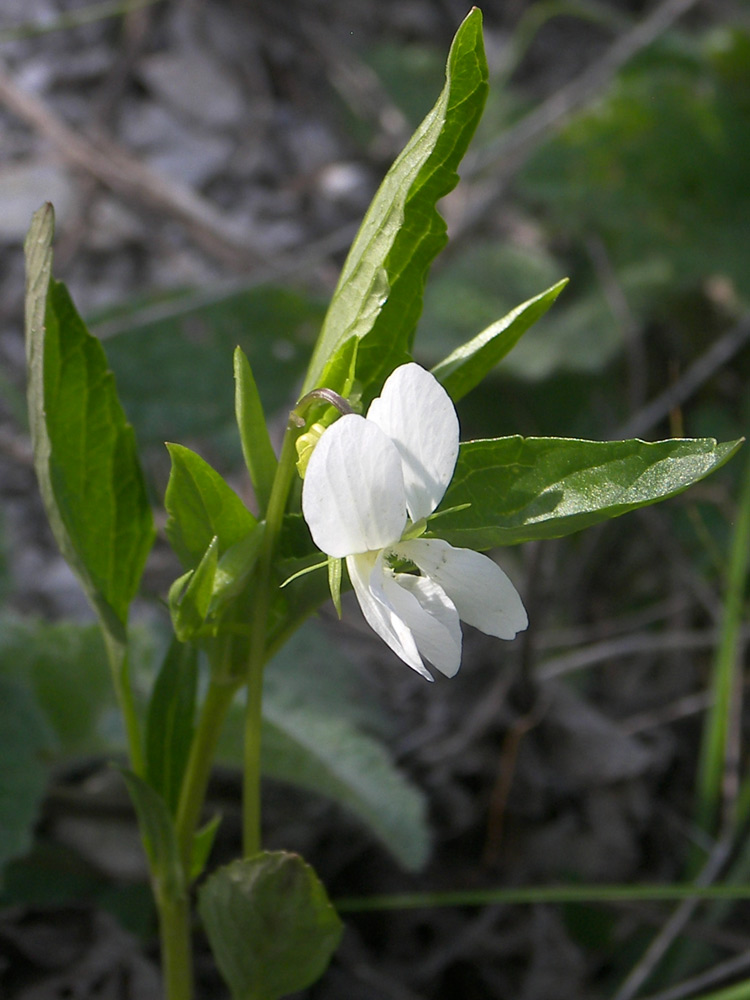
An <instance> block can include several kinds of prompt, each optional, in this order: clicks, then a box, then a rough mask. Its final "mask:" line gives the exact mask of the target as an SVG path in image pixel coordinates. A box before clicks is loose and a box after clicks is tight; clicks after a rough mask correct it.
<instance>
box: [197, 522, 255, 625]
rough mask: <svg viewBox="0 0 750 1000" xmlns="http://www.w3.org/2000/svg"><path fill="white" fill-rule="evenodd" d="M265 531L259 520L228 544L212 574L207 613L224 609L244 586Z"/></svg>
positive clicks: (215, 612) (212, 613)
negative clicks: (250, 530)
mask: <svg viewBox="0 0 750 1000" xmlns="http://www.w3.org/2000/svg"><path fill="white" fill-rule="evenodd" d="M265 531H266V523H265V521H259V522H258V523H257V524H256V526H255V528H253V530H252V532H251V533H250V534H249V535H245V537H244V538H241V539H240V540H239V542H235V543H234V545H230V546H229V548H228V549H227V550H226V552H225V553H224V555H223V556H222V557H221V559H220V560H219V564H218V566H217V567H216V574H215V575H214V584H213V592H212V594H211V604H210V606H209V614H211V615H217V614H218V613H219V612H221V611H222V610H224V608H225V607H226V606H227V604H228V603H229V602H230V601H231V600H232V599H233V598H234V597H236V596H237V595H238V594H239V593H240V591H241V590H242V588H243V587H244V586H245V584H246V583H247V581H248V578H249V576H250V574H251V573H252V571H253V567H254V566H255V564H256V562H257V561H258V555H259V554H260V543H261V542H262V541H263V536H264V534H265Z"/></svg>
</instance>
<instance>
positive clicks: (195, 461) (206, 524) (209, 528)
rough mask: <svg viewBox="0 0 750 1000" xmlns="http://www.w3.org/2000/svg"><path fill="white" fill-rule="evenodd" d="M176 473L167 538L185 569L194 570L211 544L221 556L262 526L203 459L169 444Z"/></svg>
mask: <svg viewBox="0 0 750 1000" xmlns="http://www.w3.org/2000/svg"><path fill="white" fill-rule="evenodd" d="M167 448H168V449H169V457H170V458H171V459H172V471H171V473H170V476H169V483H168V484H167V493H166V497H165V501H164V503H165V506H166V508H167V513H168V514H169V517H168V518H167V529H166V530H167V537H168V538H169V541H170V544H171V545H172V548H173V549H174V550H175V552H176V553H177V555H178V556H179V557H180V560H181V561H182V563H183V565H185V566H188V567H191V568H194V567H196V566H197V565H198V563H199V562H200V561H201V560H202V559H203V556H204V554H205V552H206V549H207V548H208V546H209V545H210V544H211V540H212V539H213V538H214V537H216V538H217V539H218V555H219V556H221V555H223V553H224V552H226V551H227V549H229V548H230V547H231V546H232V545H235V544H236V543H237V542H239V541H241V540H242V539H243V538H244V537H245V536H246V535H249V534H250V532H251V531H252V530H253V528H255V526H256V524H257V523H258V522H257V521H256V520H255V518H254V517H253V515H252V514H251V513H250V511H249V510H248V509H247V507H246V506H245V505H244V503H243V502H242V500H240V498H239V497H238V496H237V494H236V493H235V492H234V490H233V489H232V487H231V486H230V485H229V484H228V483H227V482H225V480H224V479H222V477H221V476H220V475H219V473H218V472H217V471H216V470H215V469H212V468H211V466H210V465H209V464H208V462H206V461H205V460H204V459H202V458H201V457H200V455H196V453H195V452H194V451H191V450H190V448H185V447H184V446H183V445H180V444H168V445H167Z"/></svg>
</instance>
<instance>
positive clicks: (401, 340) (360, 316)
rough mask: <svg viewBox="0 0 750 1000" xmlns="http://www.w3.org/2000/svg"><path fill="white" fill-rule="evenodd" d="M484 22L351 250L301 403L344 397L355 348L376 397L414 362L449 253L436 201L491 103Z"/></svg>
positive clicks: (472, 29) (451, 68)
mask: <svg viewBox="0 0 750 1000" xmlns="http://www.w3.org/2000/svg"><path fill="white" fill-rule="evenodd" d="M487 76H488V73H487V63H486V60H485V57H484V49H483V45H482V15H481V13H480V11H479V10H478V9H477V8H474V9H473V10H472V11H471V12H470V13H469V15H468V16H467V18H466V19H465V20H464V22H463V24H462V25H461V27H460V28H459V29H458V32H457V33H456V37H455V38H454V40H453V45H452V46H451V50H450V54H449V56H448V64H447V67H446V83H445V87H444V89H443V91H442V93H441V95H440V97H439V98H438V101H437V103H436V104H435V106H434V108H433V109H432V111H431V112H430V113H429V114H428V115H427V117H426V118H425V119H424V121H423V122H422V124H421V125H420V127H419V128H418V129H417V131H416V132H415V134H414V136H413V137H412V138H411V140H410V141H409V143H408V144H407V146H406V148H405V149H404V150H403V152H402V153H401V155H400V156H399V157H398V158H397V160H396V161H395V163H394V164H393V166H392V167H391V169H390V170H389V172H388V174H387V175H386V177H385V179H384V181H383V183H382V184H381V186H380V188H379V190H378V192H377V194H376V195H375V198H374V200H373V202H372V204H371V205H370V208H369V209H368V211H367V214H366V215H365V218H364V221H363V223H362V226H361V228H360V230H359V233H358V234H357V236H356V238H355V240H354V243H353V244H352V247H351V250H350V251H349V255H348V257H347V259H346V263H345V264H344V268H343V270H342V273H341V277H340V279H339V283H338V285H337V287H336V291H335V292H334V295H333V299H332V301H331V305H330V308H329V310H328V313H327V315H326V319H325V322H324V324H323V329H322V331H321V334H320V337H319V339H318V343H317V345H316V347H315V351H314V353H313V357H312V361H311V363H310V367H309V369H308V373H307V377H306V379H305V384H304V387H303V390H302V391H303V393H304V392H308V391H309V390H310V389H313V388H315V387H317V386H321V385H325V386H328V387H329V388H331V389H334V390H336V391H339V392H340V391H341V390H342V387H343V382H342V381H341V379H342V376H343V372H342V370H341V369H342V366H341V364H340V363H339V364H338V365H337V371H335V372H333V371H331V370H330V369H329V368H328V363H329V359H331V358H332V357H333V356H335V355H337V354H338V352H339V351H340V349H341V347H342V345H343V344H344V343H345V342H346V341H348V340H350V339H352V338H356V339H357V340H359V341H360V346H359V352H358V355H357V378H358V379H359V380H360V381H361V383H362V386H363V389H364V395H365V397H368V396H369V397H371V396H372V395H373V394H374V393H375V392H376V391H377V389H378V388H379V386H380V385H381V384H382V382H383V381H384V379H385V378H386V376H387V375H388V374H389V373H390V372H391V371H392V370H393V369H394V368H395V367H396V366H397V365H399V364H401V363H403V362H405V361H407V360H408V359H409V354H410V350H411V345H412V341H413V338H414V330H415V327H416V323H417V320H418V318H419V314H420V312H421V309H422V294H423V290H424V283H425V279H426V276H427V272H428V269H429V266H430V264H431V263H432V260H433V259H434V258H435V256H436V255H437V254H438V253H439V252H440V250H442V248H443V247H444V245H445V243H446V239H447V237H446V227H445V222H444V220H443V219H442V217H441V216H440V215H439V214H438V212H437V211H436V208H435V205H436V203H437V201H438V200H439V199H440V198H442V197H444V196H445V195H446V194H448V192H449V191H451V190H452V189H453V188H454V187H455V185H456V183H457V181H458V175H457V173H456V170H457V167H458V164H459V163H460V162H461V158H462V157H463V155H464V153H465V151H466V148H467V146H468V144H469V141H470V139H471V137H472V135H473V133H474V130H475V129H476V126H477V123H478V122H479V118H480V116H481V113H482V109H483V107H484V102H485V99H486V96H487Z"/></svg>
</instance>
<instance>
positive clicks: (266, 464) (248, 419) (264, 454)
mask: <svg viewBox="0 0 750 1000" xmlns="http://www.w3.org/2000/svg"><path fill="white" fill-rule="evenodd" d="M234 379H235V411H236V414H237V426H238V427H239V431H240V440H241V442H242V454H243V455H244V457H245V465H246V466H247V470H248V472H249V473H250V479H251V481H252V484H253V488H254V490H255V496H256V498H257V500H258V507H259V509H260V513H261V517H262V516H263V515H264V514H265V512H266V508H267V507H268V501H269V499H270V496H271V487H272V486H273V480H274V476H275V475H276V467H277V465H278V461H277V459H276V453H275V452H274V450H273V445H272V444H271V439H270V437H269V436H268V426H267V424H266V418H265V416H264V414H263V406H262V404H261V401H260V395H259V393H258V387H257V385H256V384H255V379H254V378H253V372H252V369H251V368H250V362H249V361H248V360H247V357H246V355H245V352H244V351H243V350H242V348H241V347H238V348H236V349H235V352H234Z"/></svg>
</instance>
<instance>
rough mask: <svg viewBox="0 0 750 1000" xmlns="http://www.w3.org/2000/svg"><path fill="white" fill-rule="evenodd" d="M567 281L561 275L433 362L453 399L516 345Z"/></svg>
mask: <svg viewBox="0 0 750 1000" xmlns="http://www.w3.org/2000/svg"><path fill="white" fill-rule="evenodd" d="M567 283H568V279H567V278H564V279H563V280H562V281H558V282H557V284H555V285H553V286H552V287H551V288H548V289H547V291H546V292H542V293H541V295H536V296H535V297H534V298H533V299H529V300H528V302H524V303H522V304H521V305H520V306H517V307H516V308H515V309H513V310H512V311H511V312H509V313H508V315H507V316H504V317H503V319H499V320H498V321H497V322H496V323H493V324H492V325H491V326H488V327H487V329H486V330H483V331H482V332H481V333H479V334H477V336H476V337H474V339H473V340H470V341H469V342H468V343H466V344H463V345H462V346H461V347H458V348H456V350H455V351H453V352H452V353H451V354H449V355H448V357H447V358H445V359H444V360H443V361H441V362H440V363H439V364H437V365H435V367H434V368H433V369H432V374H433V375H434V376H435V378H436V379H437V380H438V382H440V383H441V384H442V385H443V386H444V387H445V389H446V391H447V393H448V395H449V396H450V397H451V399H453V401H454V402H458V400H459V399H461V398H462V397H463V396H465V395H466V394H467V392H470V391H471V390H472V389H473V388H474V387H475V386H477V385H479V383H480V382H481V381H482V379H483V378H484V377H485V375H487V374H488V372H490V371H491V370H492V369H493V368H494V367H495V365H496V364H497V363H498V362H499V361H501V360H502V358H504V357H505V355H506V354H508V353H509V351H511V350H512V349H513V347H515V345H516V344H517V343H518V341H519V340H520V339H521V337H522V336H523V334H524V333H526V331H527V330H528V329H529V327H530V326H532V325H533V324H534V323H536V321H537V320H538V319H540V318H541V317H542V316H544V314H545V313H546V312H547V310H548V309H549V307H550V306H551V305H552V303H553V302H554V301H555V299H556V298H557V296H558V295H559V294H560V292H561V291H562V290H563V288H565V286H566V285H567Z"/></svg>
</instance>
